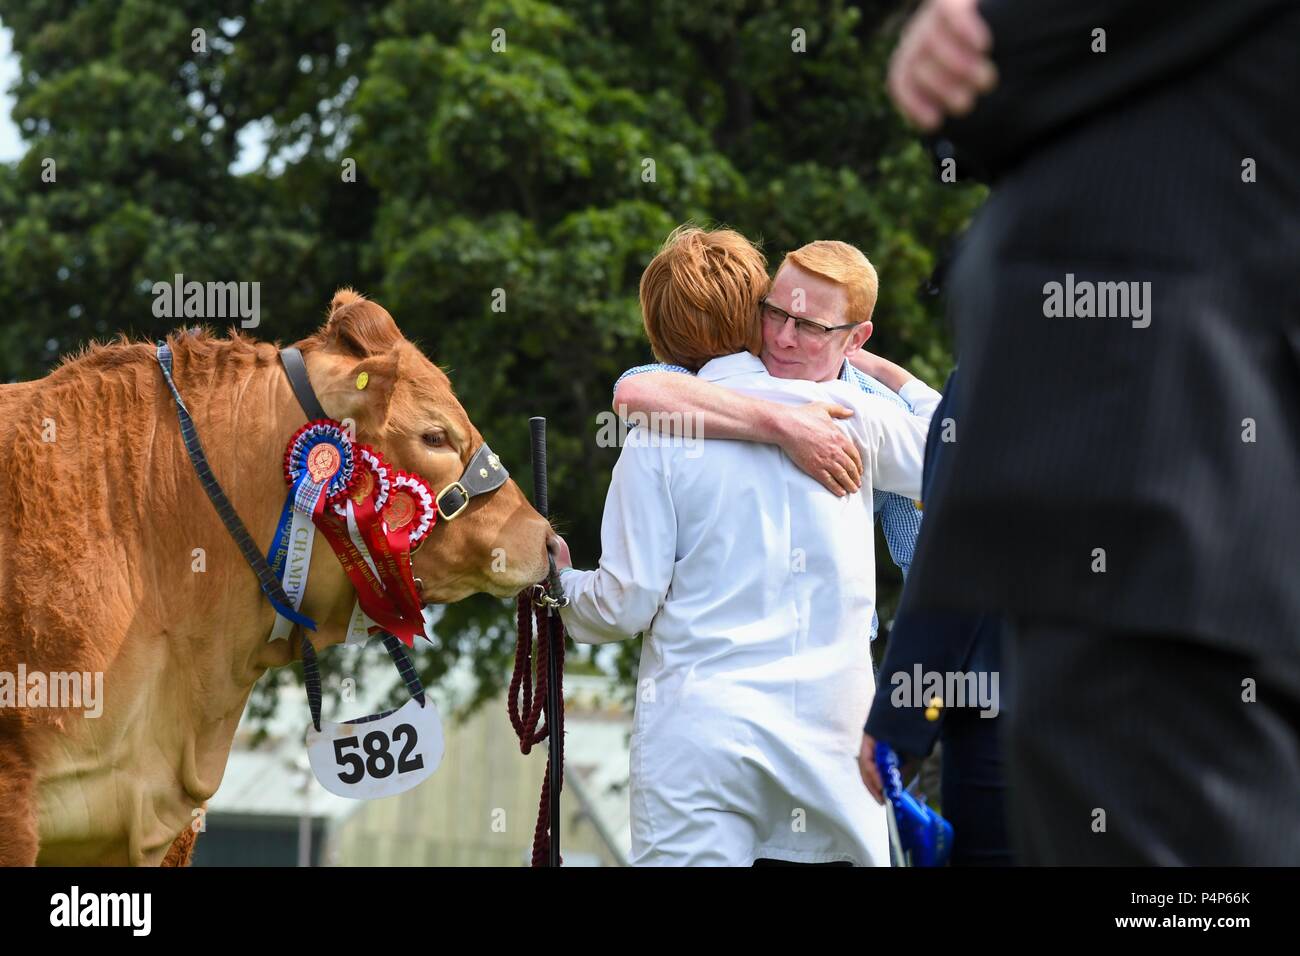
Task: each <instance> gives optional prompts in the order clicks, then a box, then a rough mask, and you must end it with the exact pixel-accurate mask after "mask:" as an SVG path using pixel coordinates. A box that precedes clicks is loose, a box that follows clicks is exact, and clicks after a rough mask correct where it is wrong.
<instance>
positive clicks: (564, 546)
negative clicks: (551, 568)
mask: <svg viewBox="0 0 1300 956" xmlns="http://www.w3.org/2000/svg"><path fill="white" fill-rule="evenodd" d="M546 550H547V551H549V552H550V553H551V555H552V556H553V557H554V558H555V570H556V571H563V570H564V569H565V568H571V567H573V561H572V559H571V558H570V557H569V544H568V542H567V541H565V540H564V539H563V538H561V537H560V536H559V535H558V534H555V533H553V532H552V534H551V536H550V537H549V538H547V539H546Z"/></svg>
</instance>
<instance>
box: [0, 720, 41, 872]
mask: <svg viewBox="0 0 1300 956" xmlns="http://www.w3.org/2000/svg"><path fill="white" fill-rule="evenodd" d="M39 847H40V829H39V827H38V826H37V820H36V768H35V767H34V766H33V765H32V760H31V753H30V751H29V749H28V747H27V745H26V742H25V740H24V738H23V732H22V729H21V728H20V727H19V726H18V722H17V721H15V720H0V866H35V865H36V851H37V849H38V848H39Z"/></svg>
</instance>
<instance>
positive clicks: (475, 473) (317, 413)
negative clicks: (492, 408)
mask: <svg viewBox="0 0 1300 956" xmlns="http://www.w3.org/2000/svg"><path fill="white" fill-rule="evenodd" d="M280 362H281V364H283V365H284V371H285V374H286V375H288V377H289V385H290V386H292V388H293V394H294V395H296V396H297V397H298V404H299V405H301V406H302V410H303V411H304V412H306V413H307V420H308V421H314V420H316V419H318V418H329V417H330V416H329V415H327V414H326V413H325V409H323V408H322V407H321V404H320V400H319V399H317V398H316V392H315V390H314V389H313V388H312V387H311V380H310V379H309V378H308V377H307V365H306V363H305V362H304V361H303V358H302V352H301V351H299V350H298V349H296V348H292V347H290V348H284V349H280ZM509 477H510V472H508V471H506V466H505V465H503V464H501V459H500V458H498V457H497V456H496V455H495V454H493V452H492V449H491V448H489V447H488V445H487V442H484V443H483V444H481V445H479V446H478V449H477V450H476V451H475V452H474V454H473V455H471V456H470V459H469V464H467V465H466V466H465V470H464V471H463V472H461V476H460V477H459V478H457V479H456V480H455V481H453V482H452V483H451V484H449V485H447V486H446V487H444V488H443V489H442V491H440V492H438V494H437V495H435V496H434V505H435V507H437V509H438V517H439V518H440V519H441V520H443V521H452V520H454V519H456V518H458V517H460V515H461V513H462V512H463V511H464V510H465V509H466V508H468V507H469V503H470V499H471V498H476V497H478V496H479V495H485V494H489V493H491V492H493V491H496V490H497V489H498V488H500V487H501V486H502V485H504V484H505V483H506V479H508V478H509ZM434 527H437V525H436V524H435V525H434ZM423 543H424V542H423V541H421V542H420V544H423ZM418 549H419V545H416V550H418Z"/></svg>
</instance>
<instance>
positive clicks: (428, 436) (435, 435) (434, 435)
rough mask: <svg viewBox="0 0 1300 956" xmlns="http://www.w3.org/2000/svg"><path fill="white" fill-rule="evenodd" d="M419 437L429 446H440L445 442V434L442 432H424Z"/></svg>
mask: <svg viewBox="0 0 1300 956" xmlns="http://www.w3.org/2000/svg"><path fill="white" fill-rule="evenodd" d="M420 437H421V439H422V440H423V441H424V443H425V444H426V445H428V446H429V447H430V448H442V447H443V446H445V445H446V444H447V436H446V435H444V434H443V433H442V432H425V433H424V434H423V435H421V436H420Z"/></svg>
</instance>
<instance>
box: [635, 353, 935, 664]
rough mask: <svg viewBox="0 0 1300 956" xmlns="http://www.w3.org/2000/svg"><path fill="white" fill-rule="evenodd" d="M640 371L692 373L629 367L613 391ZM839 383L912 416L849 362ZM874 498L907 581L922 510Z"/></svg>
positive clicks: (895, 499)
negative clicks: (874, 396) (875, 397)
mask: <svg viewBox="0 0 1300 956" xmlns="http://www.w3.org/2000/svg"><path fill="white" fill-rule="evenodd" d="M642 372H682V373H684V374H686V375H691V374H693V373H692V372H691V370H690V369H688V368H683V367H682V366H680V365H665V364H662V363H660V364H654V365H638V366H636V367H635V368H630V369H628V370H627V371H626V372H624V373H623V374H622V375H620V376H619V377H618V381H616V382H615V383H614V392H615V394H617V393H618V386H619V382H622V381H623V379H625V378H627V377H628V376H629V375H639V374H640V373H642ZM840 381H841V382H849V383H851V384H853V385H856V386H857V387H858V388H860V389H862V390H863V391H864V392H866V393H867V394H868V395H877V396H879V397H880V398H883V399H885V400H886V401H889V402H894V403H895V404H896V405H899V406H900V407H902V408H905V409H907V411H908V413H909V414H913V413H915V411H916V409H914V408H913V407H912V405H911V404H910V403H909V402H908V401H907V400H906V399H904V398H903V397H902V396H901V395H899V394H898V393H897V392H894V391H891V390H890V389H888V388H886V387H885V386H883V385H881V384H880V383H879V382H877V381H876V380H875V379H874V378H872V377H871V376H870V375H866V374H864V373H862V372H860V371H858V369H856V368H854V367H853V365H852V364H850V363H849V362H847V361H846V362H845V363H844V367H843V368H841V369H840ZM872 494H874V495H875V499H874V501H873V505H874V508H875V512H876V515H877V516H879V518H880V527H881V528H882V529H883V530H884V532H885V544H886V545H888V546H889V556H890V557H891V558H893V560H894V564H896V565H898V570H900V571H902V572H903V580H907V572H908V570H909V569H910V568H911V567H912V555H913V554H914V553H915V552H916V536H917V535H918V534H920V533H921V509H919V508H918V507H917V506H916V502H914V501H912V499H910V498H904V497H903V496H902V495H896V494H894V493H893V492H892V491H873V492H872ZM879 627H880V619H879V617H878V616H877V615H876V613H875V612H874V611H872V613H871V639H872V640H873V641H874V640H875V639H876V632H877V631H878V630H879Z"/></svg>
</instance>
